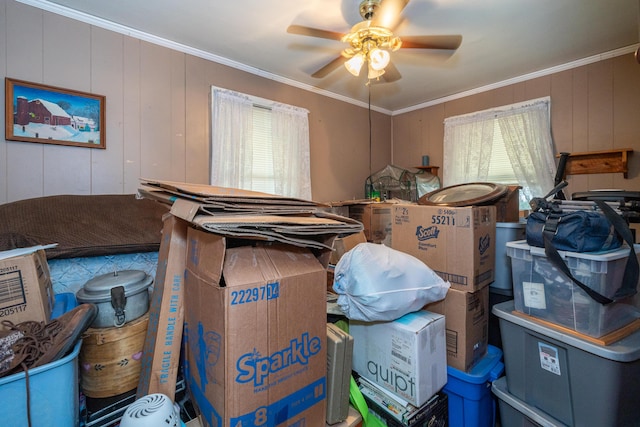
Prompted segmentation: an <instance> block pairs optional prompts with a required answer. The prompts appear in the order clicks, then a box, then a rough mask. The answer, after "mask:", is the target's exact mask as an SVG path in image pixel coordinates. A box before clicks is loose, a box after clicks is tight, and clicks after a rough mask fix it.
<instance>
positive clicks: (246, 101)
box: [211, 88, 311, 200]
mask: <svg viewBox="0 0 640 427" xmlns="http://www.w3.org/2000/svg"><path fill="white" fill-rule="evenodd" d="M256 105H259V106H260V107H265V108H268V109H269V110H270V111H271V114H270V117H271V141H270V143H271V149H272V154H273V175H272V176H273V180H274V188H275V194H278V195H281V196H286V197H296V198H302V199H308V200H310V199H311V171H310V163H311V161H310V149H309V119H308V114H309V112H308V111H307V110H305V109H303V108H298V107H294V106H291V105H286V104H280V103H276V102H272V101H268V100H264V99H261V98H256V97H251V96H248V95H244V94H241V93H237V92H233V91H230V90H226V89H219V88H212V107H211V111H212V113H211V184H212V185H217V186H223V187H233V188H242V189H247V190H252V189H254V188H252V177H253V175H252V173H253V169H254V168H253V153H254V143H255V140H254V132H253V109H254V107H255V106H256Z"/></svg>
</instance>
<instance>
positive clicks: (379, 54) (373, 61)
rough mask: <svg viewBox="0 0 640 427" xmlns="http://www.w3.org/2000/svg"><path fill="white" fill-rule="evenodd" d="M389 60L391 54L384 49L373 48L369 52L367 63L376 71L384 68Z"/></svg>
mask: <svg viewBox="0 0 640 427" xmlns="http://www.w3.org/2000/svg"><path fill="white" fill-rule="evenodd" d="M390 60H391V55H390V54H389V52H387V51H386V50H383V49H378V48H375V49H372V50H371V52H369V64H370V65H371V68H373V69H374V70H376V71H380V70H384V68H385V67H386V66H387V65H389V61H390Z"/></svg>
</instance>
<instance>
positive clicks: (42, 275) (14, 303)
mask: <svg viewBox="0 0 640 427" xmlns="http://www.w3.org/2000/svg"><path fill="white" fill-rule="evenodd" d="M42 248H44V247H43V246H35V247H33V248H24V249H15V250H11V251H6V252H0V320H9V321H11V322H13V323H20V322H24V321H27V320H32V321H35V322H48V321H49V320H50V319H51V311H52V309H53V304H54V302H55V297H54V294H53V286H52V284H51V275H50V273H49V264H47V257H46V255H45V252H44V249H42Z"/></svg>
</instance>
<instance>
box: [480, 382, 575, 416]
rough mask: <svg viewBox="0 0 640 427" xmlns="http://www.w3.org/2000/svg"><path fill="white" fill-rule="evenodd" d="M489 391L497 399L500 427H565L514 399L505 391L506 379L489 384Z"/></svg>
mask: <svg viewBox="0 0 640 427" xmlns="http://www.w3.org/2000/svg"><path fill="white" fill-rule="evenodd" d="M491 391H492V392H493V394H494V395H495V396H496V397H497V398H498V408H500V425H501V426H502V427H518V426H519V427H566V425H565V424H562V423H561V422H559V421H558V420H554V419H553V418H551V417H550V416H549V415H547V414H545V413H544V412H542V411H541V410H539V409H536V408H532V407H531V406H529V405H527V404H526V403H524V402H523V401H522V400H520V399H516V398H515V397H514V396H513V395H512V394H511V393H509V391H508V389H507V377H501V378H498V379H497V380H495V381H494V382H493V383H491Z"/></svg>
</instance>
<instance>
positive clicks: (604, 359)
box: [492, 301, 640, 427]
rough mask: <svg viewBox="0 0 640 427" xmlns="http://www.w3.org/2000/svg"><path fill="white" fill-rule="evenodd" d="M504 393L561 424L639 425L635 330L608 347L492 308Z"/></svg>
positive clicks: (505, 307) (507, 306) (639, 343)
mask: <svg viewBox="0 0 640 427" xmlns="http://www.w3.org/2000/svg"><path fill="white" fill-rule="evenodd" d="M492 311H493V313H494V314H495V315H496V316H497V317H498V318H499V320H500V333H501V335H502V347H503V357H504V364H505V374H506V377H507V385H508V391H509V393H510V394H512V395H513V396H514V397H515V398H517V399H520V400H521V401H523V402H525V403H526V404H527V405H529V406H531V407H533V408H537V409H540V410H542V411H544V412H545V413H547V414H548V415H550V416H551V417H552V418H554V419H556V420H558V421H559V422H561V423H564V424H567V425H571V426H578V427H580V426H583V427H595V426H597V427H608V426H610V427H628V426H640V330H638V331H636V332H634V333H632V334H631V335H628V336H627V337H625V338H623V339H621V340H619V341H617V342H615V343H612V344H611V345H608V346H602V345H597V344H594V343H592V342H590V341H587V340H583V339H580V338H578V337H576V336H573V335H569V334H565V333H562V332H560V331H558V330H556V329H553V328H550V327H546V326H544V325H542V324H540V323H538V322H535V320H529V319H526V318H524V317H522V316H519V315H517V314H514V302H513V301H507V302H503V303H500V304H496V305H494V306H493V308H492Z"/></svg>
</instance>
